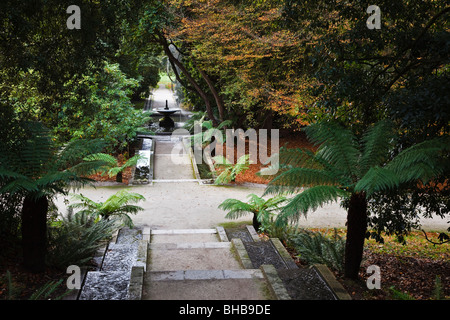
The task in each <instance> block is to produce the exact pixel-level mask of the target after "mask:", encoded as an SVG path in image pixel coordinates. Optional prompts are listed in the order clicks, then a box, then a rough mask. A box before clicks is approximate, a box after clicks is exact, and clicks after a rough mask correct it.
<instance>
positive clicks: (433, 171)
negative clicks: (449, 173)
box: [386, 136, 450, 182]
mask: <svg viewBox="0 0 450 320" xmlns="http://www.w3.org/2000/svg"><path fill="white" fill-rule="evenodd" d="M449 152H450V137H448V136H446V137H439V138H435V139H431V140H427V141H424V142H421V143H418V144H415V145H413V146H411V147H409V148H407V149H406V150H403V151H402V152H400V153H399V154H398V155H397V156H396V157H395V158H394V159H392V161H391V162H389V163H388V164H387V165H386V168H388V169H390V170H392V171H393V172H395V173H396V174H397V175H398V176H399V178H400V180H401V181H403V182H407V181H412V180H417V179H420V180H422V181H423V182H427V181H429V180H430V179H432V178H434V177H436V176H438V175H440V174H441V173H442V172H443V170H444V165H443V163H442V161H443V158H446V157H448V153H449ZM444 161H445V160H444Z"/></svg>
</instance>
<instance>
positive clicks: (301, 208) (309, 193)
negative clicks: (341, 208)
mask: <svg viewBox="0 0 450 320" xmlns="http://www.w3.org/2000/svg"><path fill="white" fill-rule="evenodd" d="M347 196H348V193H347V192H346V191H344V190H342V189H340V188H338V187H336V186H324V185H318V186H314V187H311V188H308V189H305V190H304V191H303V192H301V193H299V194H297V195H296V196H294V197H292V198H290V199H288V200H287V202H288V203H287V205H286V206H284V207H283V208H282V209H281V211H280V214H279V215H278V217H277V223H278V224H281V225H283V224H286V222H287V221H288V220H291V221H298V219H299V218H300V216H301V215H304V216H306V215H307V213H308V211H310V210H312V211H314V210H316V209H317V208H319V207H321V206H323V205H324V204H326V203H328V202H333V201H338V200H339V198H341V197H347Z"/></svg>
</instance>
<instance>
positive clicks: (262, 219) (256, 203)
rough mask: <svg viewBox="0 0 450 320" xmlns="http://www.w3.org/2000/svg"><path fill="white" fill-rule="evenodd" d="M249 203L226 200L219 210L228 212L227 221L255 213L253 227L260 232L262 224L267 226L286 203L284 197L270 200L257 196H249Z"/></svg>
mask: <svg viewBox="0 0 450 320" xmlns="http://www.w3.org/2000/svg"><path fill="white" fill-rule="evenodd" d="M248 198H249V201H248V202H243V201H240V200H237V199H226V200H225V201H223V202H222V203H221V204H220V205H219V208H220V209H223V210H225V211H228V213H227V214H226V216H225V217H226V218H227V219H239V218H240V217H242V216H244V215H247V214H249V213H253V227H254V228H255V230H259V228H260V226H261V224H266V225H267V223H268V222H269V220H271V219H272V217H273V215H274V214H275V212H276V211H278V210H279V209H280V207H281V204H282V203H284V202H285V201H286V198H285V197H284V196H281V195H280V196H275V197H273V198H270V199H264V198H262V197H258V196H257V195H255V194H253V193H252V194H250V195H248Z"/></svg>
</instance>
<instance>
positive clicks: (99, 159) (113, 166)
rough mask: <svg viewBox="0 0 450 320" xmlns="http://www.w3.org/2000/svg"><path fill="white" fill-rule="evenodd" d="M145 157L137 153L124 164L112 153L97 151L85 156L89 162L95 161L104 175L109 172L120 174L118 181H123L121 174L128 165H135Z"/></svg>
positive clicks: (111, 174)
mask: <svg viewBox="0 0 450 320" xmlns="http://www.w3.org/2000/svg"><path fill="white" fill-rule="evenodd" d="M142 158H144V157H143V156H141V155H135V156H133V157H131V158H130V159H128V160H127V161H125V163H124V164H122V165H119V163H118V161H117V159H116V158H115V157H113V156H112V155H110V154H106V153H95V154H91V155H89V156H87V157H85V158H84V160H85V161H86V162H87V163H95V164H97V166H98V169H97V172H102V175H103V174H105V173H108V175H109V177H113V176H118V179H117V180H118V181H119V182H121V177H120V176H119V174H120V173H121V172H122V171H123V170H125V169H126V168H128V167H132V166H135V165H136V164H137V162H138V161H139V160H140V159H142Z"/></svg>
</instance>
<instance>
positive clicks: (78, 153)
mask: <svg viewBox="0 0 450 320" xmlns="http://www.w3.org/2000/svg"><path fill="white" fill-rule="evenodd" d="M22 128H23V130H24V136H26V138H24V140H21V141H20V140H19V141H17V142H16V144H13V145H6V146H5V148H3V150H4V152H3V153H2V154H1V155H0V177H1V178H2V180H1V183H0V194H1V193H5V194H21V195H26V194H33V196H34V197H36V198H38V197H40V196H50V197H51V196H53V195H55V194H56V193H63V194H65V193H67V190H68V189H69V186H77V184H86V183H88V182H89V181H90V180H89V179H87V178H84V177H82V176H81V175H82V174H89V173H91V172H93V171H94V170H95V169H96V167H95V165H93V164H88V163H84V162H82V161H81V159H82V158H83V157H84V156H86V155H87V154H89V153H92V152H93V151H97V150H98V149H99V148H101V147H103V146H104V144H103V142H102V141H100V140H91V141H85V140H79V141H73V142H71V143H69V144H67V145H66V146H64V148H57V147H56V145H55V143H54V141H53V140H52V139H51V136H50V133H49V130H48V129H47V128H45V127H44V126H42V125H41V124H40V123H33V122H31V123H25V124H23V126H22Z"/></svg>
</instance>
